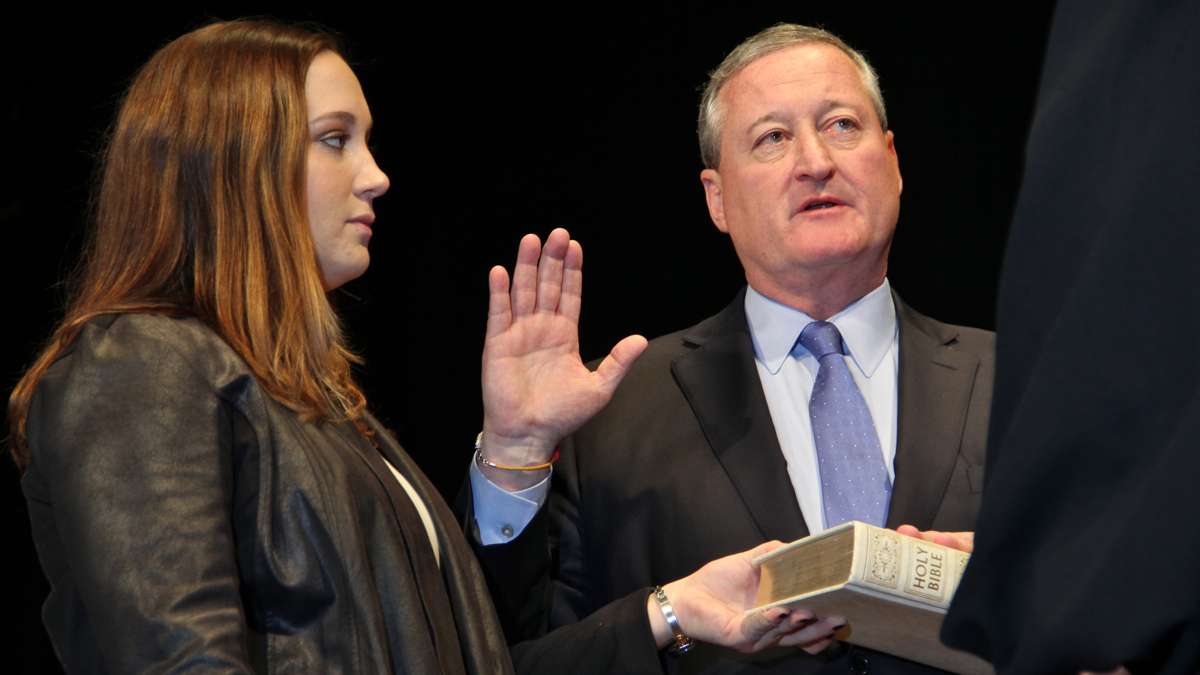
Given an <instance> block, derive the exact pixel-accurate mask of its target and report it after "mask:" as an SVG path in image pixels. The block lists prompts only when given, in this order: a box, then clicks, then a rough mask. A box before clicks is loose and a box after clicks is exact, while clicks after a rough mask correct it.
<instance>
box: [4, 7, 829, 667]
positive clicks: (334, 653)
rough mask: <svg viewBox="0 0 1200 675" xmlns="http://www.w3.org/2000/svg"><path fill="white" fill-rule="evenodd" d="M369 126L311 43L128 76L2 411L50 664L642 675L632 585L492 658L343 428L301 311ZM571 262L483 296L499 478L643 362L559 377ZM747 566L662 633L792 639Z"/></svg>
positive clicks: (355, 261)
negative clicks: (37, 333) (68, 280)
mask: <svg viewBox="0 0 1200 675" xmlns="http://www.w3.org/2000/svg"><path fill="white" fill-rule="evenodd" d="M371 124H372V120H371V116H370V111H369V109H368V107H367V104H366V100H365V99H364V97H363V94H362V90H361V88H360V86H359V83H358V80H357V79H356V78H355V76H354V73H353V72H352V71H351V69H350V67H349V66H348V65H347V64H346V62H345V61H344V60H343V59H342V58H341V56H339V53H338V45H337V43H336V41H335V40H334V39H332V38H331V37H329V36H328V35H325V34H321V33H317V32H313V31H310V30H305V29H300V28H295V27H288V26H281V25H278V24H274V23H268V22H252V21H236V22H228V23H217V24H213V25H209V26H206V27H204V28H201V29H199V30H196V31H194V32H191V33H188V34H187V35H184V36H183V37H180V38H178V39H176V40H175V41H173V42H171V43H170V44H168V45H166V46H165V47H163V48H162V49H161V50H160V51H158V52H157V53H156V54H155V55H154V56H153V57H152V58H151V59H150V61H149V62H148V63H147V64H146V65H145V66H144V67H143V68H142V69H141V70H140V71H139V73H138V74H137V76H136V78H135V79H134V81H133V83H132V84H131V86H130V88H129V90H128V92H127V94H126V96H125V98H124V102H123V103H122V105H121V107H120V111H119V114H118V116H117V119H116V122H115V124H114V126H113V128H112V130H111V132H110V137H109V138H108V141H107V148H106V150H105V152H104V154H103V157H102V174H101V177H100V181H99V185H98V190H97V193H96V196H95V200H94V218H93V219H94V223H93V227H92V231H91V235H90V240H89V241H88V243H87V246H86V248H85V253H84V255H83V258H82V262H81V264H80V266H79V271H78V273H77V274H76V276H75V278H74V280H73V284H72V292H71V295H70V301H69V305H68V307H67V309H66V314H65V317H64V319H63V320H62V322H61V324H59V326H58V327H57V328H56V330H55V331H54V333H53V335H52V336H51V337H50V340H49V342H48V344H47V346H46V347H45V349H44V350H43V351H42V352H41V354H40V356H38V357H37V359H36V361H35V362H34V363H33V365H32V366H31V367H30V368H29V370H28V371H27V372H26V374H25V376H24V377H23V378H22V379H21V381H20V383H19V384H18V385H17V387H16V389H15V390H14V391H13V393H12V396H11V399H10V402H9V420H10V429H11V430H12V435H11V440H10V443H11V451H12V455H13V457H14V458H15V460H16V462H17V464H18V465H19V467H20V468H21V470H22V472H23V477H22V488H23V490H24V492H25V495H26V498H27V501H28V504H29V510H30V517H31V522H32V527H33V536H34V540H35V543H36V545H37V549H38V554H39V557H40V559H41V562H42V566H43V569H44V570H45V572H46V575H47V577H48V579H49V581H50V584H51V593H50V596H49V598H48V599H47V601H46V605H45V607H44V611H43V617H44V620H45V623H46V626H47V629H48V631H49V633H50V635H51V639H52V642H53V644H54V646H55V649H56V651H57V653H58V656H59V658H60V659H61V660H62V662H63V664H64V666H65V667H66V668H67V670H68V671H71V672H120V673H125V672H143V671H153V672H163V671H183V670H193V669H200V670H204V671H209V670H212V671H229V672H245V671H250V670H254V671H258V672H284V671H287V672H356V673H377V672H416V673H425V672H445V673H465V672H469V673H477V672H509V671H511V670H513V666H514V663H515V665H516V669H517V670H524V671H535V670H544V671H547V672H585V671H588V670H615V671H630V672H632V671H642V670H657V669H658V668H659V660H658V655H657V648H661V647H663V646H665V645H667V644H668V643H670V642H671V641H672V639H673V636H672V632H671V629H670V627H669V626H668V624H667V622H666V620H665V619H664V615H663V613H662V612H660V609H659V607H658V605H657V601H656V600H653V599H652V598H650V597H649V596H648V594H647V593H645V592H643V593H641V594H640V595H638V594H635V595H634V596H631V597H630V598H627V599H625V600H623V601H618V602H617V603H614V604H613V605H611V606H609V607H606V608H604V609H602V610H601V611H600V612H598V613H597V614H596V615H594V616H593V617H592V618H589V619H587V620H585V621H583V622H581V623H580V624H576V625H574V626H568V627H565V628H562V629H559V631H556V632H554V633H552V634H550V635H548V636H546V637H545V638H542V639H540V640H538V641H535V642H530V643H524V644H520V645H517V646H515V647H513V648H512V651H511V660H510V648H509V646H508V645H507V644H506V641H505V639H504V635H503V632H502V630H501V628H500V622H499V621H498V618H497V615H496V612H495V609H494V607H493V605H492V603H491V601H490V599H489V596H488V593H487V585H486V584H485V582H484V579H483V575H482V574H481V572H480V570H479V567H478V563H477V562H476V560H475V559H474V557H473V554H472V550H471V547H470V545H469V544H468V543H467V540H466V539H465V537H464V536H463V533H462V530H461V529H460V527H459V525H458V524H457V523H456V521H455V517H454V516H453V515H452V514H451V513H450V511H449V509H448V508H447V506H446V505H445V503H444V502H443V501H442V499H441V498H440V497H439V495H438V494H437V491H436V490H435V489H434V488H433V486H432V485H431V484H430V483H429V482H428V480H426V478H425V477H424V476H423V475H422V473H421V472H420V470H419V469H418V468H417V467H416V466H415V465H414V464H413V462H412V460H411V459H410V458H409V457H408V456H407V455H406V454H405V453H404V451H403V450H402V449H401V448H400V447H399V445H398V444H397V443H396V442H395V440H394V439H393V438H392V437H391V435H390V434H389V433H388V432H387V431H386V430H385V429H383V428H382V427H381V426H380V425H379V423H378V422H377V421H376V420H375V419H374V418H373V417H372V416H371V415H370V413H368V412H367V405H366V399H365V397H364V395H363V392H362V391H361V389H360V388H359V387H358V385H356V384H355V382H354V379H353V377H352V376H351V365H352V364H354V363H357V362H358V361H359V359H358V357H357V356H356V355H355V354H354V353H353V352H352V351H351V350H350V349H349V348H348V347H347V345H346V340H345V338H344V336H343V334H342V330H341V328H340V324H339V321H338V317H337V315H336V314H335V312H334V310H333V308H332V307H331V306H330V303H329V300H328V298H327V293H328V292H329V291H330V290H332V289H334V288H337V287H338V286H340V285H341V284H343V283H345V282H346V281H349V280H351V279H353V278H355V277H357V276H359V275H361V274H362V273H363V272H364V271H365V270H366V268H367V265H368V263H369V252H368V247H367V244H368V241H369V239H370V236H371V228H372V226H373V221H374V210H373V201H374V199H375V198H377V197H379V196H381V195H382V194H384V193H385V192H386V191H387V189H388V187H389V185H388V179H387V176H386V175H384V173H383V172H382V171H381V170H380V169H379V167H378V166H377V165H376V164H375V160H374V158H373V156H372V155H371V152H370V150H369V149H368V147H367V144H366V141H367V136H368V134H369V132H370V127H371ZM581 256H582V253H581V250H580V248H579V245H578V244H577V243H576V242H573V241H571V240H570V237H569V235H568V234H567V233H566V232H565V231H562V230H556V231H555V232H554V233H552V234H551V235H550V237H549V238H548V240H547V242H546V244H545V246H544V247H542V246H541V242H540V241H539V240H538V239H537V238H536V237H534V236H532V235H529V236H527V237H526V238H525V239H523V240H522V242H521V245H520V249H519V252H518V258H517V264H516V267H515V270H514V273H513V277H512V283H511V288H510V281H509V277H508V273H507V272H506V271H505V270H504V269H503V268H499V267H498V268H495V269H493V270H492V272H491V276H490V278H489V285H490V291H491V297H490V308H489V320H488V330H487V340H486V347H485V354H484V366H483V373H484V383H485V386H484V390H485V409H486V410H487V414H486V417H485V433H484V441H483V443H484V448H483V452H484V453H485V454H487V455H488V457H489V458H490V462H491V465H489V467H488V471H489V472H491V473H492V475H497V476H501V477H498V478H497V481H498V482H499V483H501V484H505V486H506V487H510V485H509V484H510V483H511V484H517V483H521V481H520V480H515V481H505V480H504V478H503V477H502V476H503V474H504V472H505V471H508V469H505V468H503V467H505V466H511V465H513V464H521V463H522V462H523V461H525V462H526V463H528V462H527V458H528V457H531V456H541V455H543V454H545V449H546V448H547V447H548V446H549V445H553V444H554V443H556V442H557V441H558V439H560V438H561V437H562V436H564V435H565V434H568V433H570V432H571V431H572V430H573V429H574V428H576V427H577V426H578V425H579V424H581V423H582V422H583V421H584V420H585V419H587V418H588V417H589V416H590V415H592V414H593V413H594V412H596V411H597V410H598V409H599V408H600V407H601V406H603V405H604V403H605V402H606V401H607V399H608V397H609V395H610V394H611V392H612V390H613V388H614V387H615V386H616V383H617V382H618V381H619V380H620V378H621V377H622V375H623V374H624V371H625V368H626V367H627V366H628V364H629V363H631V362H632V360H633V359H635V358H636V357H637V355H638V354H639V353H640V351H641V349H642V347H643V346H644V344H645V342H644V340H643V339H642V338H640V337H631V338H627V339H626V340H625V341H623V342H621V343H620V344H618V345H617V347H616V348H614V350H613V353H612V354H611V355H610V356H609V358H608V359H607V360H606V361H605V363H604V364H603V365H602V366H601V367H600V369H599V370H598V371H596V372H595V373H592V372H591V371H589V370H587V368H586V367H584V365H583V364H582V363H581V362H580V360H579V355H578V341H577V320H578V313H579V288H580V265H581V260H582V258H581ZM497 467H500V468H497ZM496 472H499V474H497V473H496ZM513 475H514V476H526V475H532V476H534V477H535V478H536V477H539V476H540V477H544V476H545V475H546V471H544V470H543V471H540V472H536V471H535V472H514V473H513ZM771 546H772V544H767V545H764V546H763V547H759V549H756V552H761V551H763V550H766V549H768V548H770V547H771ZM749 556H750V553H746V554H738V555H735V556H730V557H729V558H725V559H721V560H719V561H715V562H714V563H712V564H710V565H708V566H706V567H705V568H703V569H702V570H700V571H699V572H697V573H696V574H694V575H692V576H690V577H687V578H685V579H681V580H679V581H676V582H673V583H671V584H668V585H667V586H666V592H667V593H668V594H669V596H670V600H671V601H672V602H673V603H674V604H675V609H676V611H677V613H678V621H679V624H680V625H682V627H683V628H685V629H686V630H687V631H688V632H689V633H691V634H692V636H693V637H695V638H698V639H703V640H708V641H711V642H716V643H720V644H725V645H732V646H737V647H740V648H743V649H747V650H749V649H757V648H761V647H764V646H768V645H772V644H778V643H784V644H789V643H800V642H804V641H805V638H806V636H807V637H808V638H809V639H811V635H808V634H807V632H808V631H810V630H813V628H812V627H811V626H810V627H809V628H805V629H801V628H802V626H803V625H804V622H805V620H806V619H808V617H807V615H805V614H804V613H803V612H792V613H791V614H790V616H789V615H788V613H787V612H785V611H782V610H772V611H770V612H767V613H751V614H749V615H747V616H746V617H743V610H745V609H746V608H747V607H748V606H749V605H750V604H752V599H753V592H754V588H755V585H756V583H757V577H756V573H755V571H754V569H753V568H752V566H751V565H750V564H749V563H748V560H749ZM501 581H503V580H501Z"/></svg>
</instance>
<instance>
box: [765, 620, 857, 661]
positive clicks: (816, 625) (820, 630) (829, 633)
mask: <svg viewBox="0 0 1200 675" xmlns="http://www.w3.org/2000/svg"><path fill="white" fill-rule="evenodd" d="M845 625H846V620H845V619H844V618H842V617H840V616H827V617H825V618H823V619H820V620H818V621H814V622H812V623H810V624H808V625H806V626H804V627H803V628H800V629H799V630H796V631H794V632H792V633H790V634H788V635H785V636H783V637H782V638H780V640H779V644H780V645H781V646H786V647H804V648H805V651H808V648H809V647H810V646H813V645H814V644H815V643H818V642H822V641H828V640H832V639H833V638H834V637H835V636H836V633H837V631H838V630H840V629H841V628H842V627H843V626H845ZM826 646H828V644H826ZM821 649H824V647H822V648H821ZM817 651H820V650H819V649H818V650H817ZM809 653H810V654H815V653H816V652H815V651H814V652H809Z"/></svg>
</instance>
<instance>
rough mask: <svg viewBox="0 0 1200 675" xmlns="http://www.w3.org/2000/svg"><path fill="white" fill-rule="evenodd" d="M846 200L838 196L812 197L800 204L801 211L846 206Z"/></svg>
mask: <svg viewBox="0 0 1200 675" xmlns="http://www.w3.org/2000/svg"><path fill="white" fill-rule="evenodd" d="M845 205H846V204H845V202H843V201H842V200H840V199H838V198H837V197H825V196H818V197H813V198H812V199H807V200H805V201H804V202H803V203H801V204H800V211H799V212H800V213H804V212H808V211H821V210H824V209H832V208H833V207H835V206H845Z"/></svg>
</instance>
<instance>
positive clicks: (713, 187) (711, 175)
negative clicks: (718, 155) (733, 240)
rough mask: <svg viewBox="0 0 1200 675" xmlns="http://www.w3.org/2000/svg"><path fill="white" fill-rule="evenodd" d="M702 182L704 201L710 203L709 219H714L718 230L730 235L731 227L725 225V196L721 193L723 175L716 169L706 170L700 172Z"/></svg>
mask: <svg viewBox="0 0 1200 675" xmlns="http://www.w3.org/2000/svg"><path fill="white" fill-rule="evenodd" d="M700 182H701V183H703V184H704V201H705V202H707V203H708V217H709V218H712V221H713V225H716V226H717V229H718V230H720V231H722V232H724V233H725V234H729V226H728V225H726V224H725V196H724V193H722V192H721V174H720V173H717V170H716V169H705V170H703V171H701V172H700Z"/></svg>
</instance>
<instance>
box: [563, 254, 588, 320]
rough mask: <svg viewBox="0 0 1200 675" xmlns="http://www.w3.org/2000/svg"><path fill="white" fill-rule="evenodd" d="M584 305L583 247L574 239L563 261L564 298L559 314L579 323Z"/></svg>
mask: <svg viewBox="0 0 1200 675" xmlns="http://www.w3.org/2000/svg"><path fill="white" fill-rule="evenodd" d="M582 303H583V247H582V246H580V245H579V242H577V241H575V240H574V239H572V240H571V243H570V244H569V245H568V246H567V257H566V260H564V261H563V284H562V298H560V299H559V301H558V313H559V314H562V315H563V316H565V317H567V318H568V319H570V320H572V321H574V322H575V323H579V308H580V306H581V305H582Z"/></svg>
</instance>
